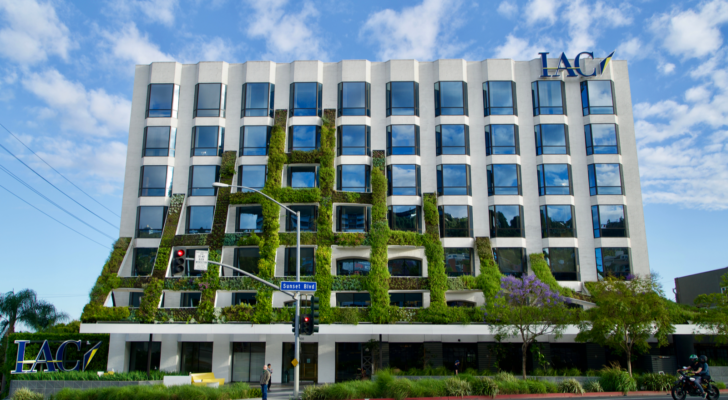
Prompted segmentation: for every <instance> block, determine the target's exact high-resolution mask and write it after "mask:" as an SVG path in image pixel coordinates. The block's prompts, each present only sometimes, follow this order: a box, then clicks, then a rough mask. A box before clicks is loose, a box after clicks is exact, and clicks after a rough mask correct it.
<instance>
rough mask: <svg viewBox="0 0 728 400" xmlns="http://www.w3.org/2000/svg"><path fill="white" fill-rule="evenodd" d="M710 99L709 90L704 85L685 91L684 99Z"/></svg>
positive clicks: (701, 100) (692, 100) (697, 101)
mask: <svg viewBox="0 0 728 400" xmlns="http://www.w3.org/2000/svg"><path fill="white" fill-rule="evenodd" d="M709 99H710V91H709V90H708V89H707V88H706V87H705V86H695V87H692V88H690V89H688V90H686V91H685V100H687V101H689V102H692V103H699V102H704V101H707V100H709Z"/></svg>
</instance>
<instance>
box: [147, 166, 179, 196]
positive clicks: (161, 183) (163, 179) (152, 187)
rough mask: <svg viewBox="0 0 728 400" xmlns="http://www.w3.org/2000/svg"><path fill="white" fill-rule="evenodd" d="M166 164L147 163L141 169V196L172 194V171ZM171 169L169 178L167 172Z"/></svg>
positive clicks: (171, 168)
mask: <svg viewBox="0 0 728 400" xmlns="http://www.w3.org/2000/svg"><path fill="white" fill-rule="evenodd" d="M173 168H174V167H168V166H166V165H146V166H143V167H142V169H141V179H140V180H139V196H150V197H164V196H168V195H171V194H172V193H171V191H172V185H171V183H172V171H173ZM168 171H169V178H168V177H167V172H168Z"/></svg>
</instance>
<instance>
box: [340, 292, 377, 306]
mask: <svg viewBox="0 0 728 400" xmlns="http://www.w3.org/2000/svg"><path fill="white" fill-rule="evenodd" d="M371 305H372V300H371V298H370V296H369V293H336V307H369V306H371Z"/></svg>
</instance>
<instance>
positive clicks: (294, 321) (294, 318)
mask: <svg viewBox="0 0 728 400" xmlns="http://www.w3.org/2000/svg"><path fill="white" fill-rule="evenodd" d="M296 322H298V321H297V320H296V314H293V319H292V320H291V332H293V333H296Z"/></svg>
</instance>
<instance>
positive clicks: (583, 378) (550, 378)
mask: <svg viewBox="0 0 728 400" xmlns="http://www.w3.org/2000/svg"><path fill="white" fill-rule="evenodd" d="M395 377H396V378H398V379H409V380H412V381H416V380H420V379H448V378H454V377H455V375H446V376H419V375H418V376H405V375H396V376H395ZM375 378H376V375H375ZM489 378H492V376H489ZM516 378H518V379H521V376H520V375H516ZM526 378H529V379H538V380H541V381H549V382H553V383H559V382H561V381H564V380H567V379H576V380H577V381H579V383H581V384H582V385H583V384H585V383H586V382H589V381H593V380H599V377H598V376H531V375H527V376H526Z"/></svg>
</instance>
